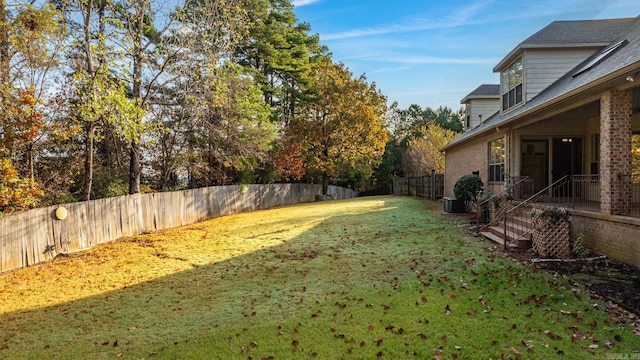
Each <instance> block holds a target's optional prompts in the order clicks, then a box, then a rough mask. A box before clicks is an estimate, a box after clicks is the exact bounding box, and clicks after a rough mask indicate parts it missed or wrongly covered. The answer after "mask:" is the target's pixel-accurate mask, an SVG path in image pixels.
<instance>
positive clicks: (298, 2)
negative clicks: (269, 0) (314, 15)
mask: <svg viewBox="0 0 640 360" xmlns="http://www.w3.org/2000/svg"><path fill="white" fill-rule="evenodd" d="M320 1H321V0H293V1H292V2H291V5H293V6H295V7H301V6H306V5H311V4H314V3H317V2H320Z"/></svg>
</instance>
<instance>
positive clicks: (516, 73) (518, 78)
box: [501, 58, 524, 111]
mask: <svg viewBox="0 0 640 360" xmlns="http://www.w3.org/2000/svg"><path fill="white" fill-rule="evenodd" d="M523 74H524V70H523V67H522V58H518V60H516V61H515V62H514V63H513V64H511V66H509V68H508V69H507V70H505V71H503V72H502V79H501V83H502V110H503V111H504V110H507V109H510V108H512V107H513V106H516V105H518V104H520V103H522V80H523V78H524V76H523Z"/></svg>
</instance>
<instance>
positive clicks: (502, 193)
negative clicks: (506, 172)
mask: <svg viewBox="0 0 640 360" xmlns="http://www.w3.org/2000/svg"><path fill="white" fill-rule="evenodd" d="M527 180H529V177H528V176H524V177H522V178H521V179H520V180H518V181H516V182H515V183H513V184H511V185H509V186H508V187H505V188H504V189H503V190H502V191H500V192H499V193H497V194H494V195H493V196H491V197H489V198H487V199H484V200H483V201H481V202H479V203H478V204H476V236H480V229H481V227H480V211H481V209H482V206H483V205H485V204H486V203H488V202H489V201H491V200H493V199H495V198H497V197H499V196H502V195H504V194H508V193H509V192H510V191H512V190H513V189H514V188H515V187H516V185H519V184H521V183H523V182H525V181H527ZM487 226H488V225H484V226H482V229H484V228H486V227H487Z"/></svg>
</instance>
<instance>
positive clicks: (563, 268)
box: [510, 250, 640, 315]
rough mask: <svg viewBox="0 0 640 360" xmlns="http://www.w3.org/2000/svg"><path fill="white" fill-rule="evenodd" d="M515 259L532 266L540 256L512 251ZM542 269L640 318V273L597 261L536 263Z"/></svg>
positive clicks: (635, 269)
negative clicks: (566, 279) (529, 263)
mask: <svg viewBox="0 0 640 360" xmlns="http://www.w3.org/2000/svg"><path fill="white" fill-rule="evenodd" d="M510 254H511V256H513V257H515V258H518V259H520V260H523V261H527V262H531V261H532V260H534V259H536V258H537V256H536V254H535V253H534V252H533V251H532V250H526V251H525V250H511V251H510ZM533 265H534V266H535V267H537V268H540V269H545V270H548V271H553V272H557V273H559V274H562V275H565V276H566V277H567V278H568V279H569V280H571V281H572V282H576V283H580V284H583V285H584V286H586V287H587V288H588V289H589V290H591V291H592V292H594V293H596V294H598V295H600V296H602V297H605V298H607V299H609V300H611V301H613V302H615V303H616V304H618V305H619V306H620V307H622V308H624V309H626V310H627V311H629V312H632V313H634V314H635V315H640V269H637V268H635V267H633V266H630V265H627V264H623V263H619V262H616V261H613V260H610V259H606V258H605V259H596V260H593V261H572V262H562V261H549V262H535V263H533Z"/></svg>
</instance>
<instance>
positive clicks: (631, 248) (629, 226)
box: [571, 212, 640, 268]
mask: <svg viewBox="0 0 640 360" xmlns="http://www.w3.org/2000/svg"><path fill="white" fill-rule="evenodd" d="M580 235H583V239H584V243H585V246H586V247H587V248H589V249H590V250H593V251H595V252H596V253H598V254H603V255H606V256H608V257H609V258H611V259H614V260H617V261H621V262H624V263H627V264H630V265H633V266H635V267H637V268H640V219H630V218H618V217H616V216H610V215H605V214H595V213H585V212H572V214H571V237H572V239H576V238H578V236H580Z"/></svg>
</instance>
